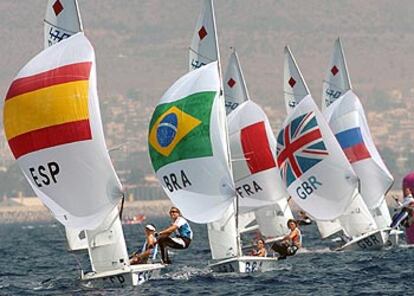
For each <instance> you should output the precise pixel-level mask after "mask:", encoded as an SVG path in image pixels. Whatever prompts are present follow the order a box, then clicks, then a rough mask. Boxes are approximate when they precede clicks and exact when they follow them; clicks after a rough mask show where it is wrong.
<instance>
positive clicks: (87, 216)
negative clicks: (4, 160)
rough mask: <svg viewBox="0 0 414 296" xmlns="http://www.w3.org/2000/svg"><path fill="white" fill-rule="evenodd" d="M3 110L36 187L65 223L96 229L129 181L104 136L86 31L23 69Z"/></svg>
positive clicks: (23, 165)
mask: <svg viewBox="0 0 414 296" xmlns="http://www.w3.org/2000/svg"><path fill="white" fill-rule="evenodd" d="M3 116H4V118H3V122H4V129H5V133H6V138H7V141H8V143H9V146H10V149H11V151H12V153H13V155H14V157H15V158H16V159H17V162H18V164H19V166H20V168H21V169H22V171H23V173H24V175H25V177H26V178H27V180H28V181H29V183H30V185H31V186H32V188H33V190H34V191H35V193H36V194H37V195H38V196H39V197H40V198H41V199H42V201H43V202H44V203H45V205H46V206H47V207H48V208H49V209H50V210H51V211H52V212H53V214H54V215H55V217H56V218H57V219H58V220H59V221H60V222H61V223H62V224H64V225H65V226H68V227H72V228H81V229H93V228H96V227H97V226H98V225H99V224H100V223H101V222H102V221H103V220H104V219H105V217H106V216H107V215H108V214H109V213H110V212H111V210H112V209H113V208H114V207H115V205H116V204H117V203H118V202H119V200H120V199H121V197H122V187H121V184H120V182H119V180H118V177H117V175H116V173H115V170H114V168H113V166H112V163H111V160H110V158H109V155H108V153H107V149H106V145H105V141H104V135H103V129H102V123H101V117H100V111H99V102H98V95H97V90H96V66H95V54H94V50H93V47H92V46H91V44H90V43H89V41H88V39H87V38H86V37H85V36H84V34H83V33H78V34H77V35H75V36H73V38H70V39H67V40H64V41H62V42H61V43H59V44H56V45H55V46H52V47H50V48H48V49H46V50H44V51H42V52H41V53H40V54H38V55H37V56H36V57H34V58H33V59H32V60H31V61H30V62H29V63H27V65H26V66H25V67H23V68H22V69H21V70H20V72H19V73H18V74H17V76H16V77H15V79H14V81H13V83H12V84H11V86H10V88H9V90H8V92H7V95H6V98H5V103H4V112H3Z"/></svg>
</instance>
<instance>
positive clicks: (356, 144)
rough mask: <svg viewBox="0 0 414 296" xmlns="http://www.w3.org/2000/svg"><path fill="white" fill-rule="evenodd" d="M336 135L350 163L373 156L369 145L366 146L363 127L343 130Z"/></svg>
mask: <svg viewBox="0 0 414 296" xmlns="http://www.w3.org/2000/svg"><path fill="white" fill-rule="evenodd" d="M335 137H336V139H337V140H338V142H339V144H340V145H341V147H342V150H343V151H344V152H345V155H346V157H347V158H348V160H349V162H350V163H354V162H356V161H360V160H363V159H367V158H370V157H371V155H370V154H369V151H368V149H367V147H366V146H365V143H364V139H363V138H362V134H361V129H360V128H359V127H355V128H351V129H348V130H345V131H342V132H340V133H338V134H336V135H335Z"/></svg>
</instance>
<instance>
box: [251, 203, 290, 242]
mask: <svg viewBox="0 0 414 296" xmlns="http://www.w3.org/2000/svg"><path fill="white" fill-rule="evenodd" d="M255 216H256V222H257V225H259V229H260V232H261V234H262V235H264V236H267V237H279V236H282V235H285V234H287V233H288V232H289V229H288V227H287V222H288V221H289V219H293V214H292V210H291V209H290V207H289V204H288V202H287V200H286V198H282V199H280V200H278V201H277V202H276V203H275V204H273V205H271V206H267V207H264V208H260V209H257V210H255Z"/></svg>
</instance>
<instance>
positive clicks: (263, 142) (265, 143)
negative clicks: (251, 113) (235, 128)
mask: <svg viewBox="0 0 414 296" xmlns="http://www.w3.org/2000/svg"><path fill="white" fill-rule="evenodd" d="M240 137H241V144H242V148H243V153H244V157H245V158H246V161H247V164H248V166H249V169H250V172H251V173H252V174H255V173H258V172H261V171H264V170H267V169H270V168H274V167H275V166H276V163H275V159H274V158H273V155H272V151H271V150H270V146H269V140H268V139H267V134H266V128H265V125H264V122H263V121H261V122H258V123H255V124H252V125H250V126H248V127H245V128H243V129H242V130H241V133H240Z"/></svg>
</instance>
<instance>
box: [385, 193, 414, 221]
mask: <svg viewBox="0 0 414 296" xmlns="http://www.w3.org/2000/svg"><path fill="white" fill-rule="evenodd" d="M397 202H398V204H399V208H400V209H401V211H400V212H399V213H398V214H396V215H394V217H393V219H392V223H391V225H390V227H391V228H395V227H398V226H399V225H400V224H402V225H403V226H405V227H409V226H410V223H411V222H412V217H413V213H414V197H413V195H412V193H411V189H410V188H408V187H407V188H405V190H404V199H403V202H402V203H401V202H399V201H397Z"/></svg>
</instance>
